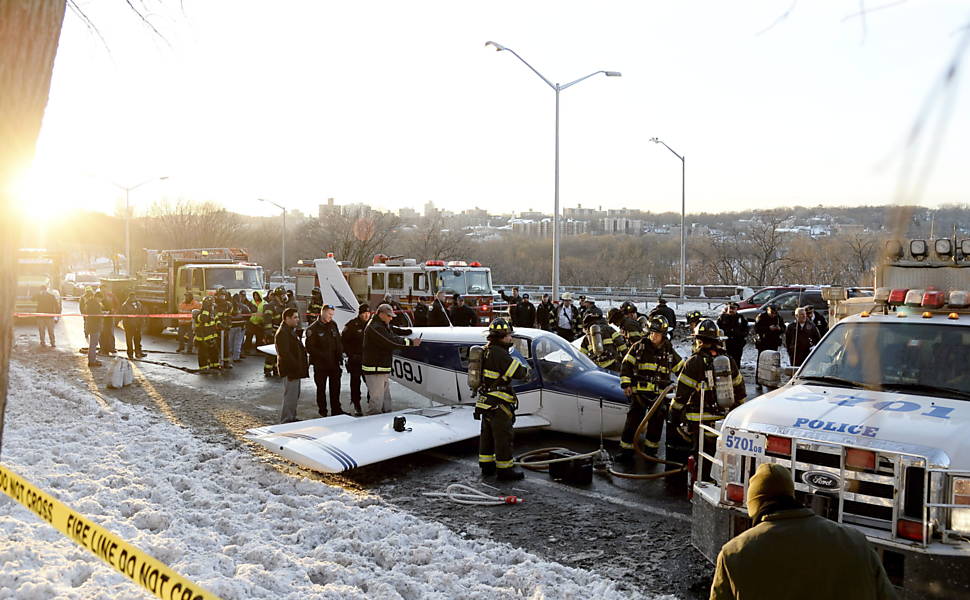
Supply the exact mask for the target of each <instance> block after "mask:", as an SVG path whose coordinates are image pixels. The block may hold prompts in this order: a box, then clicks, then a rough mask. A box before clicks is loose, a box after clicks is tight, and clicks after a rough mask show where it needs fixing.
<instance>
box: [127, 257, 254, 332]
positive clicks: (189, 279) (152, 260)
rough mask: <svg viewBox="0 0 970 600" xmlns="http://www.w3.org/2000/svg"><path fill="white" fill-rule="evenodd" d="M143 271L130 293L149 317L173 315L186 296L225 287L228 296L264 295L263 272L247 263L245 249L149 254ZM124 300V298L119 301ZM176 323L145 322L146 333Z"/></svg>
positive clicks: (172, 321)
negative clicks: (261, 293)
mask: <svg viewBox="0 0 970 600" xmlns="http://www.w3.org/2000/svg"><path fill="white" fill-rule="evenodd" d="M147 252H148V257H147V260H146V266H145V269H144V270H142V271H140V272H139V273H138V276H137V278H136V280H135V282H134V286H133V289H134V291H135V293H136V294H137V295H138V298H139V299H140V300H141V301H142V304H144V306H145V309H146V310H147V311H148V312H149V313H154V314H175V313H177V312H178V305H179V303H180V302H181V301H182V297H183V296H184V294H185V292H192V294H193V295H194V296H195V297H196V299H202V298H204V297H205V296H210V295H212V294H214V293H215V290H216V288H218V287H220V286H221V287H224V288H226V290H227V291H228V292H229V293H230V294H235V293H236V292H239V291H245V292H246V294H247V296H249V297H250V298H252V293H253V292H263V291H264V290H265V282H264V280H263V268H262V267H261V266H259V265H257V264H255V263H253V262H250V260H249V254H248V253H247V252H246V250H245V249H244V248H183V249H176V250H148V251H147ZM121 300H122V301H123V300H124V299H123V298H122V299H121ZM176 321H177V319H173V318H156V319H148V332H149V333H160V332H161V331H162V330H163V329H164V328H165V327H169V326H174V325H176Z"/></svg>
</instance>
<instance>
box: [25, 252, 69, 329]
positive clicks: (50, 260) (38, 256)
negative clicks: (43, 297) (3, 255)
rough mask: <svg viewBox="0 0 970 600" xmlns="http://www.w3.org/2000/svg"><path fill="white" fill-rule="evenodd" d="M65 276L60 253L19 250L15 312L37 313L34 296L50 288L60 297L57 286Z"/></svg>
mask: <svg viewBox="0 0 970 600" xmlns="http://www.w3.org/2000/svg"><path fill="white" fill-rule="evenodd" d="M63 275H64V274H63V272H62V260H61V254H60V253H59V252H52V251H50V250H45V249H43V248H20V249H19V250H17V298H16V304H15V308H14V310H15V311H16V312H18V313H32V312H37V302H36V301H35V300H34V295H35V294H37V293H38V292H40V291H41V290H42V289H44V288H45V287H50V288H51V292H52V293H53V294H54V295H57V296H59V295H60V292H58V291H57V286H58V285H60V283H61V279H62V278H63Z"/></svg>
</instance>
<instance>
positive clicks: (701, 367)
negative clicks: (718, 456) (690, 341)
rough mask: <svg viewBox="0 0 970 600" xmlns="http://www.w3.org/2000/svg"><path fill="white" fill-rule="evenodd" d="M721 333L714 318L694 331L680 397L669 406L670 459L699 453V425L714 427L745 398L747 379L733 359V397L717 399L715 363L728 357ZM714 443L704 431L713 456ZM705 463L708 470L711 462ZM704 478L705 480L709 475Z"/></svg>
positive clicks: (680, 380) (679, 380) (680, 381)
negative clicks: (702, 399) (745, 379)
mask: <svg viewBox="0 0 970 600" xmlns="http://www.w3.org/2000/svg"><path fill="white" fill-rule="evenodd" d="M720 334H721V332H720V330H719V329H718V328H717V323H715V322H714V321H713V320H711V319H704V320H703V321H701V322H700V323H698V325H697V328H696V329H695V330H694V340H695V342H696V344H695V348H694V353H693V354H692V355H691V357H690V358H688V359H687V360H686V362H685V363H684V367H683V369H682V370H681V372H680V377H678V378H677V395H676V397H675V398H674V401H673V402H672V403H671V405H670V416H669V418H668V419H667V460H672V461H676V462H686V461H687V457H688V456H689V455H690V454H692V453H694V452H696V451H697V446H698V436H699V433H700V424H701V423H704V424H706V425H713V424H714V421H717V420H720V419H723V418H724V415H726V414H727V413H728V411H729V410H731V409H733V408H735V407H736V406H738V405H740V404H741V403H743V402H744V401H745V399H746V392H745V389H744V379H742V377H741V371H740V370H738V365H737V363H736V362H734V361H733V360H732V359H731V358H728V360H729V361H730V371H729V374H726V376H727V377H729V378H730V381H729V382H728V383H729V385H730V386H731V388H732V390H731V392H732V393H731V397H730V398H723V399H720V401H719V399H718V398H717V393H716V388H715V373H714V360H715V358H717V357H719V356H721V355H725V356H727V355H726V354H725V352H724V348H723V347H722V346H721V335H720ZM702 395H703V397H704V410H703V412H701V396H702ZM715 442H716V437H715V436H714V434H712V433H710V432H707V431H705V432H704V451H705V452H707V453H708V454H710V455H713V454H714V449H715ZM704 464H705V471H706V470H707V468H708V465H709V464H710V463H709V462H705V463H704ZM703 476H704V477H706V476H707V473H706V472H705V473H704V474H703Z"/></svg>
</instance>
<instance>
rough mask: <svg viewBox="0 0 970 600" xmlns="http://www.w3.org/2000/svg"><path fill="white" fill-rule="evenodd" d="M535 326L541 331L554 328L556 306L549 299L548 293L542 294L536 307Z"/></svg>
mask: <svg viewBox="0 0 970 600" xmlns="http://www.w3.org/2000/svg"><path fill="white" fill-rule="evenodd" d="M536 327H538V328H539V329H541V330H543V331H555V330H556V306H555V305H554V304H553V303H552V300H550V299H549V294H543V295H542V301H541V302H539V306H537V307H536Z"/></svg>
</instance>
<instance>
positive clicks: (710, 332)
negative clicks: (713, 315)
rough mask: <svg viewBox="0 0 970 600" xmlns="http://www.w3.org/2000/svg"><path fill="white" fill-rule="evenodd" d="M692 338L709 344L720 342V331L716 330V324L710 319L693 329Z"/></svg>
mask: <svg viewBox="0 0 970 600" xmlns="http://www.w3.org/2000/svg"><path fill="white" fill-rule="evenodd" d="M694 337H695V338H697V339H700V340H706V341H709V342H720V341H721V330H720V329H718V328H717V323H715V322H714V321H713V320H712V319H704V320H703V321H701V322H700V323H698V324H697V328H696V329H694Z"/></svg>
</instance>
